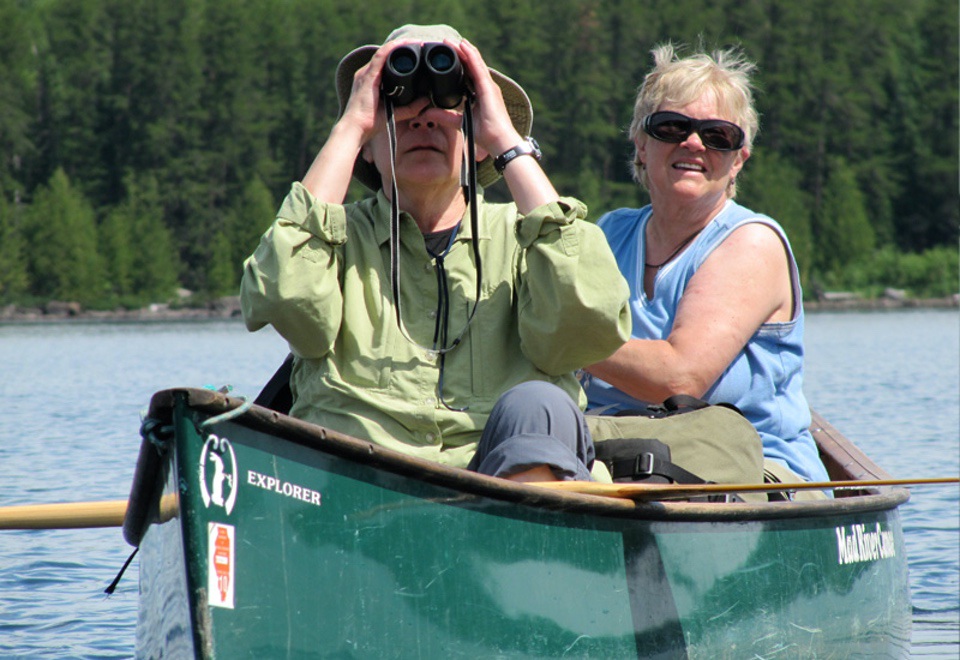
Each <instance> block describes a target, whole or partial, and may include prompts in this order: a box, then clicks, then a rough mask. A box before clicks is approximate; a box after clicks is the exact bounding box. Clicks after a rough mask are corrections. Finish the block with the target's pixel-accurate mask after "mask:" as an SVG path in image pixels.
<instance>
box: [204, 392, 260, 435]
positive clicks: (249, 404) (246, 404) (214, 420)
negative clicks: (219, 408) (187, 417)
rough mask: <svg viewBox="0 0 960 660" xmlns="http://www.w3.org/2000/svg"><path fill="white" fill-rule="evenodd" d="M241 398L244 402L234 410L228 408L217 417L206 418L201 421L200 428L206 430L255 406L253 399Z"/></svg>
mask: <svg viewBox="0 0 960 660" xmlns="http://www.w3.org/2000/svg"><path fill="white" fill-rule="evenodd" d="M240 399H241V400H242V401H243V403H242V404H240V405H239V406H237V407H236V408H234V409H233V410H228V411H227V412H225V413H223V414H222V415H217V416H216V417H211V418H210V419H205V420H204V421H202V422H200V429H201V430H204V431H205V430H207V429H208V428H210V427H211V426H214V425H215V424H219V423H220V422H226V421H229V420H231V419H234V418H235V417H239V416H240V415H242V414H243V413H245V412H247V411H248V410H250V408H251V407H253V401H248V400H247V399H246V397H240Z"/></svg>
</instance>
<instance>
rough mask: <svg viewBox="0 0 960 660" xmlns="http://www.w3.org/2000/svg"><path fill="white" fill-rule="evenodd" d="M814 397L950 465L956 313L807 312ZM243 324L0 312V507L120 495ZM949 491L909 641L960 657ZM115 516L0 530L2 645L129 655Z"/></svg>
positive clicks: (850, 425) (51, 652)
mask: <svg viewBox="0 0 960 660" xmlns="http://www.w3.org/2000/svg"><path fill="white" fill-rule="evenodd" d="M807 347H808V357H807V366H808V369H807V374H808V375H807V381H806V391H807V395H808V397H809V399H810V403H811V405H812V406H813V407H814V408H816V409H818V410H819V411H820V412H821V413H823V414H824V416H825V417H826V418H827V419H829V420H830V421H831V422H832V423H833V424H834V425H835V426H836V427H837V428H839V429H840V430H841V431H842V432H843V433H845V434H846V435H847V436H849V437H851V438H853V439H855V440H856V441H857V442H858V444H859V445H860V446H861V447H862V448H863V449H864V451H866V453H867V454H868V455H870V456H871V457H872V458H873V459H874V460H876V461H877V462H878V463H879V464H880V465H882V466H883V467H884V468H885V469H887V471H888V472H890V473H892V474H893V475H894V476H895V477H902V478H908V477H910V478H927V477H939V476H956V475H957V474H958V473H960V315H958V313H957V312H956V310H946V311H944V310H928V311H923V310H915V311H896V312H869V313H824V312H821V313H816V314H809V315H808V323H807ZM286 352H287V350H286V345H285V344H284V343H283V342H282V341H281V340H279V339H278V338H277V337H276V335H275V334H273V333H272V331H270V330H269V329H267V330H264V331H261V332H258V333H253V334H251V333H248V332H246V330H245V329H244V327H243V324H242V323H240V322H239V321H218V322H190V323H156V324H82V323H69V324H66V323H64V324H48V325H6V326H4V325H0V403H2V413H0V506H10V505H16V504H34V503H52V502H73V501H90V500H115V499H126V497H127V496H128V495H129V488H130V482H131V479H132V477H133V469H134V464H135V462H136V456H137V452H138V449H139V444H140V439H139V416H140V413H141V412H142V411H143V409H144V408H145V407H146V405H147V403H148V402H149V399H150V396H151V395H152V394H153V393H154V392H155V391H157V390H160V389H164V388H167V387H176V386H196V387H202V386H206V385H212V386H215V387H220V386H223V385H231V386H232V387H233V393H234V394H237V395H242V396H248V397H251V398H252V397H254V396H255V395H256V393H257V392H258V391H259V388H260V386H261V385H262V384H263V383H264V382H266V380H267V379H268V378H269V376H270V375H271V374H272V373H273V370H274V369H275V367H276V366H277V365H278V364H279V363H280V361H281V360H282V359H283V357H284V356H285V355H286ZM958 502H960V489H958V488H957V487H956V486H924V487H916V488H913V489H912V497H911V499H910V501H909V502H908V503H907V504H905V505H904V506H903V507H902V509H901V510H902V514H903V522H904V528H905V531H906V543H907V550H908V557H909V565H910V582H911V589H912V599H913V606H914V627H913V655H914V657H925V658H952V659H956V658H957V657H958V656H960V602H958V599H960V505H958ZM130 550H131V548H129V547H128V546H127V545H126V543H125V542H124V541H123V537H122V534H121V531H120V530H119V529H118V528H109V529H92V530H91V529H87V530H50V531H17V532H13V531H0V657H4V658H128V657H131V655H132V653H133V648H134V639H135V629H136V618H137V617H136V610H137V570H138V565H137V561H136V560H134V562H133V563H132V564H131V566H130V568H129V569H128V571H127V573H126V575H125V576H124V578H123V580H122V581H121V582H120V585H119V587H118V589H117V591H116V592H115V593H114V594H113V595H112V596H110V597H107V596H105V595H104V593H103V590H104V588H105V587H106V586H107V585H108V584H109V583H110V581H111V580H112V579H113V578H114V576H115V575H116V574H117V572H118V570H119V569H120V567H121V566H122V564H123V562H124V561H125V560H126V558H127V556H128V555H129V553H130Z"/></svg>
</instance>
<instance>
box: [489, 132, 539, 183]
mask: <svg viewBox="0 0 960 660" xmlns="http://www.w3.org/2000/svg"><path fill="white" fill-rule="evenodd" d="M520 156H533V157H534V158H535V159H536V160H537V161H538V162H539V160H540V157H541V156H542V152H541V151H540V145H539V144H537V141H536V140H534V139H533V138H532V137H528V138H527V139H526V140H524V141H523V142H521V143H520V144H518V145H517V146H515V147H511V148H510V149H507V150H506V151H504V152H503V153H502V154H500V155H499V156H497V157H496V158H495V159H494V160H493V167H494V168H495V169H496V170H497V173H498V174H503V171H504V170H505V169H506V168H507V165H508V164H509V163H510V161H512V160H513V159H515V158H519V157H520Z"/></svg>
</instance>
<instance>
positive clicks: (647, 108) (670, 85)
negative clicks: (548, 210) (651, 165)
mask: <svg viewBox="0 0 960 660" xmlns="http://www.w3.org/2000/svg"><path fill="white" fill-rule="evenodd" d="M678 50H679V47H676V46H674V45H673V44H672V43H669V42H668V43H665V44H661V45H659V46H656V47H655V48H654V49H653V50H652V51H650V52H651V53H652V54H653V69H652V70H651V71H650V72H649V73H648V74H647V75H646V76H645V77H644V79H643V84H642V85H640V89H639V91H638V92H637V98H636V101H635V102H634V106H633V121H632V122H631V123H630V140H631V142H633V143H634V144H635V145H636V144H637V143H638V142H640V141H642V140H645V139H646V138H647V135H646V133H644V132H643V126H642V125H643V120H644V118H645V117H646V116H647V115H649V114H651V113H654V112H656V111H657V110H658V109H659V108H660V107H661V106H663V105H664V104H666V103H669V104H671V105H677V106H684V105H687V104H689V103H693V102H694V101H696V100H697V99H699V98H700V97H701V96H703V94H704V93H706V92H708V91H712V92H713V93H714V94H715V95H716V99H717V103H718V105H719V110H720V112H721V113H722V114H723V115H724V118H725V119H729V120H730V121H732V122H734V123H735V124H737V125H738V126H740V127H741V128H742V129H743V132H744V135H745V137H744V143H743V148H745V149H750V148H751V147H752V146H753V139H754V138H755V137H756V135H757V133H758V132H759V130H760V117H759V115H758V114H757V111H756V108H755V107H754V104H753V84H752V83H751V81H750V75H751V74H752V73H753V72H754V70H755V69H756V65H755V64H754V63H753V62H751V61H749V60H748V59H747V58H746V56H745V55H744V54H743V53H742V51H740V49H739V48H728V49H724V50H715V51H713V52H712V53H709V54H708V53H706V52H703V51H701V52H697V53H694V54H693V55H690V56H688V57H682V58H681V57H680V56H679V55H678V52H677V51H678ZM631 165H632V167H633V178H634V179H636V181H637V182H638V183H640V185H642V186H643V187H645V188H646V187H647V173H646V169H645V167H644V166H643V164H642V163H641V162H640V158H639V153H637V152H636V151H635V152H634V156H633V162H632V163H631ZM729 192H730V197H731V198H732V197H734V196H735V195H736V184H735V182H733V181H731V187H730V191H729Z"/></svg>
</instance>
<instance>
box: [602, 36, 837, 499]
mask: <svg viewBox="0 0 960 660" xmlns="http://www.w3.org/2000/svg"><path fill="white" fill-rule="evenodd" d="M653 55H654V63H655V65H654V68H653V70H652V71H651V72H650V73H649V74H648V75H647V76H646V78H645V79H644V83H643V85H642V86H641V88H640V91H639V94H638V96H637V99H636V103H635V107H634V116H633V122H632V124H631V127H630V138H631V140H632V141H633V143H634V146H635V148H636V151H635V157H634V163H633V170H634V177H635V178H636V179H637V181H638V182H639V183H640V184H641V185H642V186H644V187H645V188H646V189H647V190H648V191H649V194H650V200H651V203H650V205H649V206H646V207H644V208H642V209H620V210H617V211H614V212H612V213H608V214H607V215H606V216H604V217H603V218H601V219H600V221H599V223H598V224H599V225H600V227H601V229H603V231H604V233H605V234H606V236H607V240H608V242H609V243H610V245H611V247H612V249H613V252H614V255H615V256H616V258H617V262H618V264H619V266H620V269H621V272H622V273H623V274H624V276H625V278H626V279H627V282H628V283H629V285H630V289H631V291H630V293H631V311H632V317H633V334H632V338H631V340H629V341H628V342H627V343H626V344H624V345H623V346H622V347H621V348H620V349H619V350H618V351H617V352H616V353H614V354H613V355H612V356H611V357H610V358H608V359H606V360H604V361H603V362H600V363H597V364H594V365H592V366H590V367H588V368H587V370H586V371H587V375H586V378H585V388H586V391H587V395H588V397H589V401H590V407H591V408H594V409H603V411H604V412H605V413H613V412H616V411H618V410H621V409H628V408H636V407H637V406H638V404H642V403H651V402H660V401H663V400H664V399H666V398H667V397H669V396H671V395H675V394H690V395H693V396H697V397H701V398H703V399H706V400H707V401H710V402H714V403H715V402H721V401H724V402H729V403H733V404H735V405H736V406H737V407H739V408H740V410H742V411H743V413H744V414H745V415H746V416H747V418H748V419H749V420H750V421H751V422H752V423H753V424H754V426H755V427H756V429H757V431H758V433H759V434H760V436H761V438H762V440H763V447H764V457H765V466H766V467H767V469H768V471H770V472H773V473H775V474H777V476H778V477H779V478H780V479H781V480H782V481H789V480H791V479H795V478H796V477H795V476H794V475H797V476H799V477H801V478H803V479H807V480H815V481H820V480H826V479H827V478H828V477H827V473H826V470H825V469H824V466H823V464H822V463H821V462H820V459H819V456H818V453H817V448H816V445H815V443H814V441H813V439H812V437H811V436H810V433H809V432H808V430H807V429H808V427H809V425H810V410H809V406H808V404H807V401H806V398H805V397H804V395H803V391H802V386H803V306H802V304H801V299H802V294H801V291H800V278H799V275H798V270H797V264H796V261H795V260H794V257H793V253H792V251H791V248H790V243H789V241H788V240H787V237H786V235H785V233H784V232H783V229H782V228H781V227H780V226H779V225H778V224H777V223H776V222H775V221H774V220H772V219H771V218H768V217H766V216H764V215H761V214H758V213H754V212H753V211H751V210H750V209H747V208H745V207H743V206H741V205H739V204H737V203H736V202H735V201H733V200H734V197H735V195H736V181H737V175H738V174H739V173H740V172H741V170H742V168H743V165H744V163H745V162H746V161H747V159H748V158H749V157H750V152H751V148H752V142H753V139H754V137H755V136H756V134H757V131H758V127H759V120H758V116H757V112H756V110H755V109H754V105H753V94H752V88H751V82H750V74H751V73H752V71H753V68H754V65H753V64H752V63H750V62H748V61H747V60H746V59H745V58H744V57H743V55H742V54H741V53H740V52H739V51H736V50H726V51H719V52H715V53H712V54H706V53H697V54H694V55H692V56H689V57H683V58H681V57H679V56H678V55H677V53H676V50H675V48H674V47H673V46H672V45H670V44H667V45H662V46H659V47H657V48H655V49H654V51H653ZM791 473H793V474H791Z"/></svg>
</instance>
